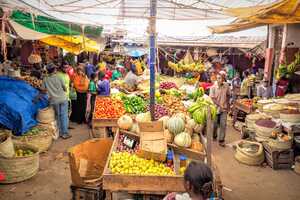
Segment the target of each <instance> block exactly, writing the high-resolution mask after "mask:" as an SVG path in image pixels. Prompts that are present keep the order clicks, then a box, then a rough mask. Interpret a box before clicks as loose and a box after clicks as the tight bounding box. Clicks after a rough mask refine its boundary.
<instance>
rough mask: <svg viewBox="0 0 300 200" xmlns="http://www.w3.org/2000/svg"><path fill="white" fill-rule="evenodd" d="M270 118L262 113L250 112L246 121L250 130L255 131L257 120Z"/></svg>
mask: <svg viewBox="0 0 300 200" xmlns="http://www.w3.org/2000/svg"><path fill="white" fill-rule="evenodd" d="M268 118H269V117H268V116H266V115H264V114H261V113H254V114H249V115H247V116H246V119H245V123H246V126H247V128H248V130H250V131H255V128H254V124H255V122H256V121H257V120H259V119H268Z"/></svg>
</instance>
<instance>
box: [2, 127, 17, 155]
mask: <svg viewBox="0 0 300 200" xmlns="http://www.w3.org/2000/svg"><path fill="white" fill-rule="evenodd" d="M0 155H1V156H3V157H5V158H11V157H13V156H14V155H15V149H14V145H13V143H12V139H11V132H10V131H8V130H3V129H1V130H0Z"/></svg>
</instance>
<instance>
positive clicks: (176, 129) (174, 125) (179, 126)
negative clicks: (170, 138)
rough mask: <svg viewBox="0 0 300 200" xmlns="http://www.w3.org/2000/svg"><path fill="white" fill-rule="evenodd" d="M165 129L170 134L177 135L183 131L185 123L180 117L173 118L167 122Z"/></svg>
mask: <svg viewBox="0 0 300 200" xmlns="http://www.w3.org/2000/svg"><path fill="white" fill-rule="evenodd" d="M167 127H168V130H169V131H170V132H171V133H172V134H174V135H177V134H179V133H181V132H182V131H184V128H185V122H184V120H183V119H182V118H181V117H178V116H173V117H171V118H170V119H169V120H168V123H167Z"/></svg>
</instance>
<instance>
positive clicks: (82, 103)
mask: <svg viewBox="0 0 300 200" xmlns="http://www.w3.org/2000/svg"><path fill="white" fill-rule="evenodd" d="M72 82H73V85H74V88H75V90H76V94H77V99H76V101H74V105H73V104H72V113H71V116H70V120H71V121H72V122H76V123H78V124H82V123H84V122H85V113H86V100H87V91H88V87H89V79H88V77H87V76H86V75H85V73H84V71H83V69H82V68H77V70H76V73H75V74H74V76H73V79H72Z"/></svg>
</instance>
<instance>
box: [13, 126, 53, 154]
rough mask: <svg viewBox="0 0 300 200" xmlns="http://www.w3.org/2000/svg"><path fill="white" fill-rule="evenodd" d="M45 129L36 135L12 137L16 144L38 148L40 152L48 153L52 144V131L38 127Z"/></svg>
mask: <svg viewBox="0 0 300 200" xmlns="http://www.w3.org/2000/svg"><path fill="white" fill-rule="evenodd" d="M38 127H39V128H41V129H43V131H40V133H38V134H36V135H24V136H12V138H13V141H14V142H18V143H22V144H27V145H32V146H34V147H36V148H37V149H38V150H39V152H45V151H47V150H48V149H49V148H50V146H51V144H52V140H53V139H52V131H51V130H50V129H49V128H46V127H42V126H38Z"/></svg>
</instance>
